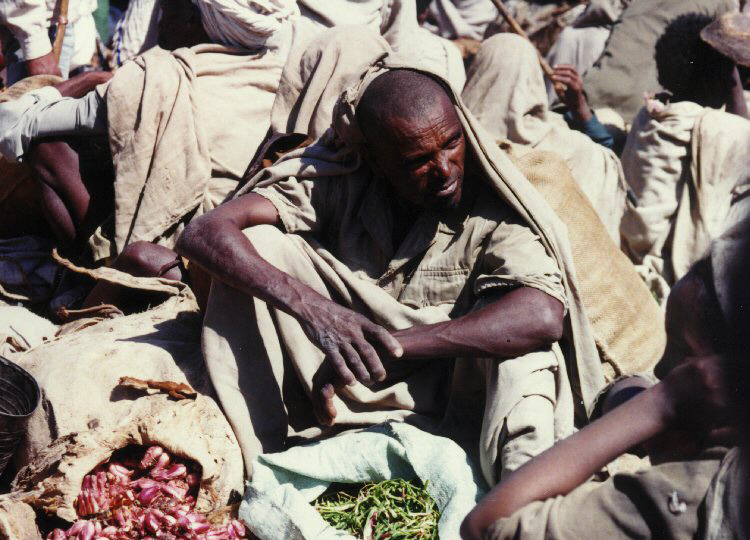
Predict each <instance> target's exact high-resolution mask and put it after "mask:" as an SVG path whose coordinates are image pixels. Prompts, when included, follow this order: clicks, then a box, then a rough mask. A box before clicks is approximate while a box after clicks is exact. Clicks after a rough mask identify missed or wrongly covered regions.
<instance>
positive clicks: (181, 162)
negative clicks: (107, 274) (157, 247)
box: [100, 45, 283, 256]
mask: <svg viewBox="0 0 750 540" xmlns="http://www.w3.org/2000/svg"><path fill="white" fill-rule="evenodd" d="M282 67H283V62H282V61H281V60H280V59H279V58H278V57H276V56H275V55H273V54H263V55H262V54H253V53H251V52H250V51H247V50H245V49H238V48H231V47H225V46H222V45H198V46H195V47H192V48H185V49H178V50H177V51H174V52H173V53H166V52H164V51H161V50H158V49H157V50H153V51H150V52H148V53H146V54H144V55H142V56H139V57H137V58H136V59H135V60H133V61H131V62H128V63H127V64H125V65H124V66H123V67H122V68H120V69H119V70H118V71H117V73H116V75H115V76H114V78H113V79H112V80H111V82H110V84H109V87H108V89H107V91H106V96H105V97H106V101H107V111H108V121H109V140H110V149H111V152H112V160H113V163H114V168H115V221H114V228H115V231H114V243H115V246H116V252H117V253H119V252H121V251H122V249H123V248H124V247H125V246H126V245H127V244H129V243H132V242H135V241H139V240H144V241H149V242H154V241H156V242H159V243H162V244H164V245H166V246H168V247H173V245H174V242H175V240H176V236H177V233H178V232H179V226H180V225H181V223H182V222H183V221H184V219H185V218H186V216H188V215H190V214H201V213H203V212H206V211H208V210H210V209H211V208H213V207H214V206H216V205H218V204H219V203H221V202H222V200H223V199H224V198H225V197H226V196H227V195H228V194H229V193H230V192H231V191H232V189H233V188H234V187H235V186H236V184H237V182H238V181H239V179H241V178H242V175H243V173H244V172H245V169H246V168H247V166H248V163H249V161H250V159H251V158H252V156H253V153H254V152H255V149H256V148H257V146H258V145H259V144H260V142H261V141H262V140H263V137H264V135H265V133H266V131H267V130H268V126H269V123H270V115H269V111H270V110H271V106H272V103H273V100H274V94H275V92H276V89H277V87H278V81H279V78H280V76H281V70H282ZM100 255H105V256H106V255H109V254H100Z"/></svg>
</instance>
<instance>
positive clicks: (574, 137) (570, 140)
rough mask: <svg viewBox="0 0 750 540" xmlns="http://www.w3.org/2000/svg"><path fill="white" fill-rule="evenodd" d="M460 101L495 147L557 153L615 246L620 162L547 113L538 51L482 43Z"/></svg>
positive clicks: (512, 43) (507, 41) (621, 201)
mask: <svg viewBox="0 0 750 540" xmlns="http://www.w3.org/2000/svg"><path fill="white" fill-rule="evenodd" d="M461 97H462V98H463V100H464V101H465V103H466V106H467V107H468V108H469V110H470V111H471V112H472V113H474V115H475V116H476V118H477V119H478V120H479V122H481V124H482V125H483V126H484V127H485V128H486V129H487V130H488V131H489V132H490V133H491V134H492V135H493V136H494V139H495V141H496V142H497V143H501V142H503V141H509V142H511V143H515V144H516V145H521V147H522V148H521V149H520V150H521V153H523V151H524V148H525V149H527V151H530V150H532V149H533V150H549V151H552V152H555V153H556V154H558V155H560V156H561V157H562V158H563V159H564V160H565V162H566V163H567V165H568V167H569V168H570V170H571V172H572V173H573V176H574V177H575V179H576V181H577V182H578V184H579V186H580V187H581V189H582V190H583V192H584V193H585V194H586V196H587V197H588V198H589V200H590V201H591V203H592V205H593V206H594V208H596V210H597V212H598V214H599V218H600V219H601V220H602V222H603V223H604V225H605V227H606V228H607V231H608V232H609V234H610V236H611V237H612V239H613V241H615V243H616V244H618V245H619V228H620V221H621V218H622V214H623V212H624V210H625V196H626V184H625V177H624V174H623V172H622V167H621V166H620V161H619V159H617V156H616V155H615V154H614V152H612V151H611V150H609V149H607V148H604V147H603V146H601V145H599V144H597V143H595V142H594V141H592V140H591V139H589V138H588V137H587V136H586V135H584V134H583V133H580V132H578V131H574V130H572V129H570V128H568V126H567V124H566V123H565V121H564V120H563V118H562V117H561V116H560V115H559V114H556V113H553V112H551V111H550V110H549V109H548V107H547V94H546V91H545V87H544V78H543V75H542V70H541V68H540V67H539V62H538V59H537V52H536V50H535V49H534V47H533V46H532V45H531V44H530V43H529V42H528V41H526V40H524V39H522V38H520V37H518V36H516V35H514V34H497V35H495V36H492V37H491V38H489V39H487V40H485V41H484V43H483V44H482V46H481V48H480V49H479V53H477V56H476V58H475V59H474V62H473V63H472V66H471V68H470V70H469V77H468V81H467V83H466V87H465V88H464V91H463V93H462V94H461Z"/></svg>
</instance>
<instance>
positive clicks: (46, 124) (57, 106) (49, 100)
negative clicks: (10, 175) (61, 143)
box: [0, 86, 107, 162]
mask: <svg viewBox="0 0 750 540" xmlns="http://www.w3.org/2000/svg"><path fill="white" fill-rule="evenodd" d="M106 133H107V111H106V107H105V106H104V99H103V97H102V95H101V94H100V93H99V92H97V91H92V92H89V93H88V94H86V96H84V97H82V98H79V99H74V98H63V97H62V96H61V95H60V92H59V91H58V90H57V89H56V88H55V87H54V86H47V87H44V88H41V89H39V90H33V91H31V92H29V93H27V94H25V95H23V96H22V97H20V98H18V99H15V100H13V101H8V102H6V103H1V104H0V154H2V155H3V157H4V158H5V159H7V160H8V161H11V162H16V161H23V158H24V156H25V154H26V152H27V151H28V149H29V147H30V146H31V144H32V143H33V142H34V141H35V140H37V139H38V138H41V137H60V136H65V135H102V134H106Z"/></svg>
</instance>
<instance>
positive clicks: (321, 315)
mask: <svg viewBox="0 0 750 540" xmlns="http://www.w3.org/2000/svg"><path fill="white" fill-rule="evenodd" d="M314 309H315V311H314V313H312V315H311V316H306V317H305V318H301V319H300V323H301V324H302V328H303V329H304V330H305V333H306V334H307V336H308V337H309V338H310V340H312V342H313V343H315V344H316V345H317V346H318V347H319V348H320V350H322V351H323V352H324V353H325V355H326V358H325V361H324V362H323V365H322V366H321V367H320V369H319V370H318V372H317V373H316V374H315V376H314V377H313V389H312V394H313V395H312V400H313V408H314V410H315V415H316V417H317V418H318V421H320V423H321V424H324V425H327V426H331V425H333V422H334V420H335V418H336V408H335V406H334V405H333V397H334V395H335V392H336V387H340V386H343V385H347V386H351V385H353V384H355V383H356V382H357V381H360V382H361V383H362V384H366V385H369V384H373V383H374V382H376V381H382V380H384V379H385V376H386V372H385V368H384V367H383V362H382V361H381V358H380V354H379V353H378V351H381V354H383V355H386V356H388V357H390V358H398V357H400V356H401V355H402V354H403V348H402V347H401V344H400V343H399V342H398V340H397V339H396V338H394V337H393V336H392V335H391V334H390V332H388V330H386V329H385V328H383V327H382V326H378V325H377V324H375V323H373V322H372V321H370V320H369V319H368V318H367V317H364V316H363V315H360V314H359V313H356V312H354V311H352V310H350V309H348V308H345V307H343V306H340V305H339V304H336V303H335V302H331V301H328V300H326V301H325V302H320V303H318V302H316V303H315V306H314Z"/></svg>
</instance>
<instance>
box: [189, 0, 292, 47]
mask: <svg viewBox="0 0 750 540" xmlns="http://www.w3.org/2000/svg"><path fill="white" fill-rule="evenodd" d="M193 2H194V3H196V4H197V5H198V7H199V8H200V10H201V20H202V23H203V28H204V29H205V30H206V33H207V34H208V36H209V37H210V38H211V39H212V40H213V41H214V42H215V43H220V44H222V45H232V46H235V47H243V48H246V49H254V48H257V47H260V46H267V45H273V38H274V37H275V35H276V34H278V33H279V32H280V30H281V29H282V27H283V26H284V23H285V22H286V21H291V20H293V19H295V18H297V17H299V14H300V13H299V8H298V7H297V2H296V0H193Z"/></svg>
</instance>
